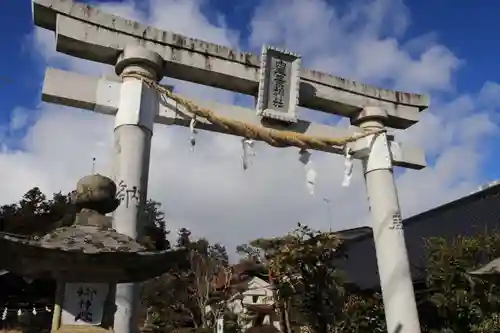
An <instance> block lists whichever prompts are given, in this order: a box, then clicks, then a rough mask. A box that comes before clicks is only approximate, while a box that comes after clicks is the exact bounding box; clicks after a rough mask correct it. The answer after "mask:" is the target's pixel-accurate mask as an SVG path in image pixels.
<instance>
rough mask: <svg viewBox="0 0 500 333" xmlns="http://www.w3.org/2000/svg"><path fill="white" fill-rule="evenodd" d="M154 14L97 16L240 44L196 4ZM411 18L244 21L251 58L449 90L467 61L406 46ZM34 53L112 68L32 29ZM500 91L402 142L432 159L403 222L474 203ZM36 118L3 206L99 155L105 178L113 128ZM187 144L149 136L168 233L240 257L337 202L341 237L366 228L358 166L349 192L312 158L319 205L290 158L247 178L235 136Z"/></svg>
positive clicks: (444, 114)
mask: <svg viewBox="0 0 500 333" xmlns="http://www.w3.org/2000/svg"><path fill="white" fill-rule="evenodd" d="M149 4H150V6H149V7H150V11H149V13H144V12H141V11H138V10H135V9H134V7H133V4H132V3H131V2H126V3H123V4H116V3H107V4H104V5H102V7H103V8H105V10H107V11H109V12H112V13H115V14H118V15H122V16H125V17H127V18H131V19H136V20H141V21H143V22H146V23H150V24H154V25H155V26H157V27H160V28H164V29H169V30H173V31H176V32H180V33H183V34H186V35H189V36H192V37H196V38H200V39H204V40H208V41H211V42H216V43H220V44H224V45H228V46H232V47H239V46H240V45H241V44H242V41H241V37H240V34H239V33H238V32H237V31H231V30H230V29H228V27H227V26H226V25H225V23H224V20H221V19H219V20H218V22H217V25H214V24H213V23H212V22H210V21H209V20H208V19H207V18H206V17H205V16H204V14H203V13H202V11H201V9H200V2H199V1H194V0H193V1H177V0H168V1H167V0H161V1H160V0H150V2H149ZM306 4H307V5H306ZM277 9H279V10H277ZM340 12H342V13H344V14H342V15H341V14H339V13H340ZM409 15H410V14H409V13H408V10H407V8H406V7H405V6H404V4H403V3H402V2H401V1H400V0H375V1H370V2H368V1H354V2H352V4H351V5H350V7H349V8H348V9H347V10H345V9H344V10H343V11H340V10H339V9H337V8H334V7H333V6H332V5H331V4H328V3H327V2H326V1H324V0H310V1H300V0H287V1H285V0H269V1H263V2H262V4H261V5H260V6H259V7H258V8H257V10H256V11H255V15H254V17H253V19H252V21H251V22H249V24H250V27H251V35H250V37H249V44H250V45H251V47H252V48H253V49H254V50H255V49H259V48H260V45H261V44H262V43H270V44H272V45H275V46H285V47H286V48H288V49H290V50H293V51H295V52H298V53H300V54H302V55H303V56H304V57H305V60H306V62H307V63H308V65H309V66H312V67H315V68H317V69H320V70H323V71H328V72H332V73H334V74H337V75H344V76H347V77H351V78H356V79H360V80H364V81H368V82H372V83H378V84H382V85H385V86H394V87H397V88H399V89H408V90H418V91H424V92H427V91H431V92H434V91H439V90H443V91H449V90H453V88H454V87H453V84H452V77H453V75H455V73H456V70H457V68H458V66H459V64H460V63H461V61H459V60H458V59H457V58H456V57H455V56H454V55H453V53H452V52H451V51H450V50H449V49H447V48H446V47H445V46H444V45H440V44H439V43H437V42H436V41H435V36H434V35H432V33H430V34H428V35H425V36H422V37H418V38H416V39H415V40H412V41H404V40H401V37H402V36H404V33H405V30H406V28H407V27H408V25H409V24H410V16H409ZM220 17H223V16H221V15H219V18H220ZM290 22H293V24H290ZM242 25H243V24H242ZM32 41H33V47H34V48H35V49H36V51H38V52H39V55H40V57H41V59H40V60H43V61H42V62H41V63H48V64H50V65H51V66H57V67H64V68H70V69H72V70H76V71H78V72H84V73H91V74H97V73H102V72H103V71H111V70H112V69H111V68H109V67H105V66H98V65H96V64H95V63H91V62H87V61H83V60H79V59H74V58H70V57H67V56H65V55H61V54H58V53H56V52H55V46H54V40H53V34H52V33H48V32H47V31H42V30H40V29H36V30H34V34H33V38H32ZM175 84H176V89H177V90H178V91H183V92H184V93H185V94H190V95H197V96H199V97H204V98H207V99H214V98H215V99H217V100H221V101H225V102H232V101H233V100H234V95H233V94H230V93H227V92H223V91H217V90H215V89H209V88H203V87H200V86H197V85H192V84H189V83H179V82H175ZM497 90H498V85H497V84H496V83H486V84H485V86H484V88H483V89H482V90H481V91H480V92H479V93H478V94H477V95H464V96H457V97H456V98H455V99H453V100H451V101H447V102H439V101H438V102H437V103H436V104H435V106H433V107H432V109H431V110H430V111H426V112H425V113H424V115H423V119H422V121H421V123H419V124H418V125H416V126H414V127H413V128H411V129H409V130H408V131H406V132H405V133H400V134H399V136H400V137H401V138H402V139H403V140H404V141H411V142H414V143H416V144H418V145H420V146H421V147H422V148H424V149H426V150H427V151H428V152H429V153H430V156H431V157H432V158H433V160H435V163H434V164H433V165H431V166H430V167H428V168H427V169H425V170H423V171H408V172H405V173H403V174H402V175H401V176H400V177H399V179H398V186H399V193H400V196H401V202H402V205H403V210H404V213H405V215H408V214H412V213H416V212H419V211H421V210H423V209H427V208H430V207H432V206H435V205H437V204H440V203H443V202H445V201H448V200H451V199H454V198H457V197H458V196H460V195H463V194H466V193H467V192H469V191H470V190H471V189H473V188H474V187H476V186H477V185H478V182H480V181H481V180H482V179H481V167H482V165H481V163H482V161H483V158H484V153H483V152H482V151H481V150H480V149H478V148H479V147H480V145H479V144H480V141H481V140H482V139H484V138H486V137H487V136H488V135H491V134H492V132H493V131H495V130H497V124H496V123H495V122H494V121H493V120H492V118H491V110H492V109H493V108H495V107H497V106H498V105H499V103H500V100H498V98H497V97H495V96H498V93H497ZM22 98H26V97H25V96H23V97H22ZM481 110H484V111H481ZM38 112H39V118H38V119H37V121H36V123H35V124H34V125H33V126H31V127H30V128H29V131H28V133H27V135H26V136H25V137H24V139H23V141H22V143H23V145H24V148H25V149H24V150H23V151H6V150H5V149H4V150H3V151H2V153H1V154H0V167H1V169H2V172H3V176H4V178H5V179H12V180H15V181H10V182H3V183H2V184H1V185H0V190H1V191H0V193H1V194H0V201H1V202H4V203H9V202H12V201H15V200H17V199H18V198H19V197H20V196H21V195H22V194H23V193H24V192H25V191H27V190H28V189H29V188H31V187H32V186H39V187H40V188H41V189H42V190H43V191H45V192H56V191H59V190H63V191H68V190H70V189H71V188H72V187H73V186H74V183H75V181H76V180H77V179H78V178H79V177H80V176H82V175H84V174H86V173H89V172H90V169H91V164H92V157H96V158H97V169H98V171H100V172H101V173H104V174H109V171H110V163H111V155H110V154H111V142H112V127H113V119H111V118H110V117H107V116H102V115H96V114H92V113H89V112H85V111H81V110H75V109H69V108H61V107H56V106H53V105H47V104H42V105H41V106H40V108H39V110H38ZM12 119H13V120H12V123H11V129H10V130H14V129H15V128H18V127H19V125H20V124H22V121H21V120H22V119H23V118H22V114H19V113H18V111H15V112H13V114H12ZM189 135H190V134H189V131H188V129H185V128H174V127H166V126H160V125H158V126H156V127H155V135H154V139H153V147H152V150H153V152H152V165H151V173H150V187H149V194H150V197H152V198H154V199H156V200H158V201H160V202H162V203H163V206H164V209H165V210H166V212H167V219H168V222H169V227H170V228H171V229H178V228H180V227H184V226H185V227H188V228H192V229H193V231H194V232H195V233H196V234H197V235H204V236H208V237H209V238H210V239H212V240H214V241H222V242H224V243H226V244H227V245H228V246H229V247H230V248H233V247H234V246H235V245H236V244H238V243H241V242H245V241H247V240H249V239H252V238H256V237H262V236H270V235H274V234H277V233H282V232H284V231H286V230H289V229H290V228H291V227H293V226H294V225H295V223H296V222H298V221H301V222H304V223H307V224H309V225H311V226H313V227H316V228H320V227H321V228H326V227H327V226H328V221H327V219H328V214H327V207H326V206H325V203H324V202H323V200H322V199H323V197H328V198H329V199H330V200H331V208H332V219H333V222H332V224H333V228H334V229H342V228H349V227H355V226H359V225H363V224H365V223H367V222H368V219H367V203H366V197H365V191H364V188H363V186H364V185H363V182H362V176H361V171H360V166H359V165H356V169H355V176H354V179H353V182H352V184H351V187H349V188H347V189H345V188H342V187H340V184H341V181H342V172H343V161H342V158H341V157H339V156H333V155H327V154H323V153H314V154H313V159H314V162H315V164H316V166H317V170H318V173H319V176H318V186H317V195H316V196H315V197H311V196H309V195H308V193H307V191H306V188H305V181H304V179H305V178H304V177H305V175H304V171H303V167H302V165H301V164H300V163H299V162H298V152H297V150H296V149H292V148H288V149H274V148H270V147H267V146H266V145H265V144H258V146H257V148H256V152H257V156H256V157H255V158H254V159H253V165H252V167H251V168H250V169H249V170H247V171H246V172H244V171H243V170H242V168H241V156H240V155H241V151H240V150H241V144H240V142H239V140H238V139H237V138H234V137H229V136H222V135H215V134H211V133H203V132H202V133H199V137H198V142H199V143H198V145H197V147H196V151H195V153H190V152H189V143H188V140H189ZM2 137H3V136H2ZM2 141H4V140H2ZM4 143H5V141H4Z"/></svg>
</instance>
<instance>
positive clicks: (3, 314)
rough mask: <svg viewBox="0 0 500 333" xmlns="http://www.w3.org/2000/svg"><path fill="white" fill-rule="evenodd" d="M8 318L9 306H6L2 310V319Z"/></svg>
mask: <svg viewBox="0 0 500 333" xmlns="http://www.w3.org/2000/svg"><path fill="white" fill-rule="evenodd" d="M6 319H7V308H4V309H3V312H2V321H3V320H6Z"/></svg>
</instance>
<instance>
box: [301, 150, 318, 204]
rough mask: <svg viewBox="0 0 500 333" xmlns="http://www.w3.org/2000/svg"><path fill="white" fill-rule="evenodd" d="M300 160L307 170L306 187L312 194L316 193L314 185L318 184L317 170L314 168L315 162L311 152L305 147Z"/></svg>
mask: <svg viewBox="0 0 500 333" xmlns="http://www.w3.org/2000/svg"><path fill="white" fill-rule="evenodd" d="M299 154H300V157H299V161H300V162H301V163H302V164H304V170H305V172H306V187H307V189H308V190H309V193H310V194H311V195H314V185H315V184H316V175H317V174H316V170H314V164H313V162H312V161H311V153H310V152H308V151H307V150H305V149H301V150H300V152H299Z"/></svg>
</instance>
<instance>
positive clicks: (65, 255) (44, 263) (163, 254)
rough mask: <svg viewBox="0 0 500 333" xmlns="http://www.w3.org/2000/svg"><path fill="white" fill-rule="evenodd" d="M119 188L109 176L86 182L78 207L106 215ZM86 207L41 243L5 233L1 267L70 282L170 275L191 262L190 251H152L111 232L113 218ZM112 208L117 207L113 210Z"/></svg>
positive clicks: (1, 243)
mask: <svg viewBox="0 0 500 333" xmlns="http://www.w3.org/2000/svg"><path fill="white" fill-rule="evenodd" d="M115 195H116V185H115V183H114V182H113V181H111V180H110V179H109V178H107V177H104V176H101V175H91V176H86V177H84V178H82V179H81V180H80V181H79V182H78V185H77V189H76V191H74V192H73V195H72V199H73V202H74V203H75V204H78V205H80V206H82V205H83V206H86V207H89V206H91V207H98V208H100V209H102V211H103V212H108V211H112V210H114V209H115V208H116V206H106V204H109V203H112V204H113V202H114V200H115ZM86 207H84V208H80V209H78V210H79V211H78V212H77V213H76V216H75V219H74V224H73V225H71V226H68V227H62V228H58V229H56V230H54V231H52V232H50V233H48V234H46V235H45V236H43V237H41V238H40V239H26V238H21V237H14V236H11V235H6V234H0V253H2V254H3V255H2V256H0V269H5V270H8V271H11V272H14V273H17V274H20V275H23V276H28V277H51V278H63V279H64V280H65V281H67V282H110V283H112V282H115V283H124V282H136V281H143V280H147V279H149V278H153V277H155V276H158V275H161V274H162V273H165V272H166V271H168V270H169V269H171V268H172V267H173V266H174V265H175V264H176V263H177V262H179V261H180V260H182V259H183V258H185V254H186V253H185V251H184V250H175V251H172V250H166V251H148V250H147V249H146V248H145V247H144V246H143V245H141V244H139V243H138V242H137V241H135V240H134V239H132V238H131V237H128V236H126V235H123V234H120V233H118V232H116V231H115V230H114V229H112V228H111V225H112V223H111V218H110V217H107V216H104V215H102V214H101V213H99V212H98V211H96V210H92V209H89V208H86ZM110 207H112V209H111V210H110Z"/></svg>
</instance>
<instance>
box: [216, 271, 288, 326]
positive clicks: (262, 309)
mask: <svg viewBox="0 0 500 333" xmlns="http://www.w3.org/2000/svg"><path fill="white" fill-rule="evenodd" d="M214 284H215V285H214V289H216V290H219V291H220V290H229V297H228V299H227V300H226V301H225V302H224V303H225V309H226V310H227V311H229V312H230V313H232V314H234V315H236V316H237V322H238V325H239V327H241V328H243V329H249V328H251V327H256V326H259V327H261V326H264V327H268V326H273V327H274V328H275V329H276V330H279V328H280V321H279V318H278V316H277V313H276V311H275V299H274V291H273V287H272V285H271V283H270V281H269V277H268V274H267V271H266V270H265V268H264V267H263V266H262V265H259V264H255V263H250V262H243V263H239V264H236V265H233V266H231V267H230V269H229V270H226V271H224V272H221V273H220V274H219V275H218V276H217V279H216V280H215V283H214ZM211 311H214V307H213V306H212V305H210V306H208V308H207V312H211Z"/></svg>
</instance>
